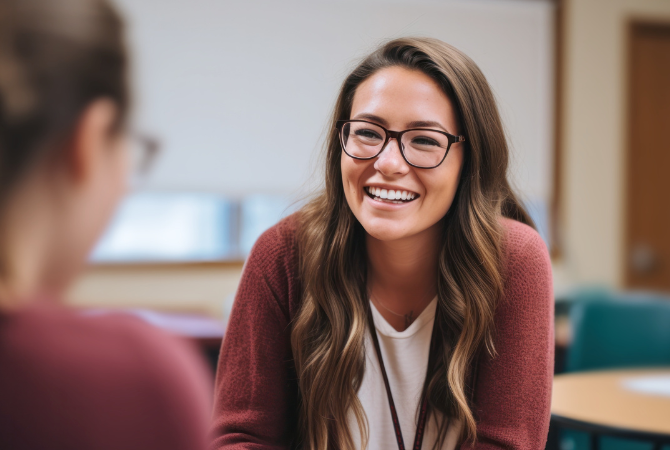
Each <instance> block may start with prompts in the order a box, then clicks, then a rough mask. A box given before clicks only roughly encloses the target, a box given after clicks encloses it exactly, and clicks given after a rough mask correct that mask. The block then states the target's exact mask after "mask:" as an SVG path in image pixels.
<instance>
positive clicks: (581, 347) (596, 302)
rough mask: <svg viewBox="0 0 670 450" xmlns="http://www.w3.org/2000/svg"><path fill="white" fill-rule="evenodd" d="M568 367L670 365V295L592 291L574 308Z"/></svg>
mask: <svg viewBox="0 0 670 450" xmlns="http://www.w3.org/2000/svg"><path fill="white" fill-rule="evenodd" d="M570 322H571V324H572V327H573V341H572V345H571V347H570V348H569V350H568V353H567V360H566V371H567V372H575V371H584V370H597V369H610V368H625V367H649V366H661V365H670V298H668V297H663V296H660V295H655V294H643V293H612V292H608V291H590V292H586V293H584V294H582V295H581V296H580V295H577V296H576V297H575V302H574V303H573V305H572V307H571V309H570Z"/></svg>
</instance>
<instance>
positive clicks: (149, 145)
mask: <svg viewBox="0 0 670 450" xmlns="http://www.w3.org/2000/svg"><path fill="white" fill-rule="evenodd" d="M129 138H130V139H129V145H128V150H129V159H130V161H129V162H130V170H129V176H130V184H131V185H137V184H138V183H139V182H140V181H141V180H142V179H143V178H144V177H145V176H146V175H147V173H148V172H149V169H150V168H151V166H152V165H153V163H154V161H155V160H156V155H157V154H158V152H159V150H160V145H159V143H158V141H157V140H156V139H154V138H152V137H150V136H146V135H143V134H140V133H137V132H131V133H130V135H129Z"/></svg>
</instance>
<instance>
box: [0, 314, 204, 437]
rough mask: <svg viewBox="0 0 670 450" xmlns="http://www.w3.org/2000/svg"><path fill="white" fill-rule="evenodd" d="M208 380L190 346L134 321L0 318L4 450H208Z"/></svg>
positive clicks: (61, 316) (118, 316) (0, 426)
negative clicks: (206, 449) (204, 449)
mask: <svg viewBox="0 0 670 450" xmlns="http://www.w3.org/2000/svg"><path fill="white" fill-rule="evenodd" d="M208 378H209V377H208V376H207V369H206V366H205V364H204V362H203V361H202V360H201V358H200V357H199V356H198V355H197V354H196V353H195V352H194V349H193V348H190V345H189V344H188V343H187V342H184V341H182V340H180V339H178V338H176V337H172V336H170V335H167V334H165V333H164V332H162V331H160V330H158V329H156V328H153V327H151V326H149V325H147V324H145V323H143V322H141V321H140V320H139V319H136V318H133V317H129V316H124V315H121V314H114V315H105V316H98V317H87V316H83V315H81V314H80V313H77V312H74V311H69V310H66V309H64V308H59V307H55V306H44V305H36V306H29V307H26V308H22V309H20V310H17V311H12V312H4V313H0V448H2V449H13V450H20V449H50V450H59V449H63V450H65V449H68V450H79V449H82V450H83V449H87V450H94V449H95V450H107V449H109V450H112V449H114V450H121V449H123V450H135V449H137V450H152V449H156V450H158V449H161V450H198V449H203V448H205V447H206V444H207V442H206V439H207V437H206V436H207V434H206V433H207V424H208V420H209V416H210V403H211V400H210V383H209V380H208Z"/></svg>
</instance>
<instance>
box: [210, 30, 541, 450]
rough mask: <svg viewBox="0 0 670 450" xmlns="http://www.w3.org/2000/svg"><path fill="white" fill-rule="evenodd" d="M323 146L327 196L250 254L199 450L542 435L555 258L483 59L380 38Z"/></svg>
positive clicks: (342, 97)
mask: <svg viewBox="0 0 670 450" xmlns="http://www.w3.org/2000/svg"><path fill="white" fill-rule="evenodd" d="M326 152H327V154H326V172H325V190H324V192H322V193H321V194H320V195H318V196H317V197H316V198H315V199H314V200H313V201H312V202H311V203H310V204H308V205H307V206H306V207H305V208H303V209H302V210H301V211H300V212H298V213H297V214H295V215H294V216H291V217H289V218H288V219H286V220H284V221H282V222H280V223H279V224H278V225H276V226H275V227H274V228H272V229H270V230H269V231H268V232H266V233H265V234H264V235H263V236H262V237H261V238H260V239H259V241H258V242H257V243H256V245H255V247H254V250H253V251H252V253H251V255H250V256H249V260H248V262H247V265H246V269H245V273H244V275H243V278H242V281H241V285H240V288H239V289H238V293H237V298H236V301H235V306H234V307H233V311H232V314H231V316H230V322H229V329H228V331H227V335H226V339H225V341H224V343H223V347H222V353H221V358H220V363H219V368H218V374H217V392H216V409H215V424H214V427H215V428H214V433H215V441H214V447H215V448H227V446H228V445H232V444H235V443H241V442H253V443H255V444H256V445H257V447H255V448H294V447H305V448H311V449H327V448H341V449H354V448H373V449H377V448H385V449H390V448H395V447H397V448H398V449H401V450H402V449H404V448H405V446H406V445H407V446H409V445H410V444H411V445H412V448H414V449H419V448H421V447H422V446H424V447H425V448H434V449H453V448H455V447H456V446H462V447H467V448H471V447H473V446H475V445H476V448H478V449H480V448H515V449H541V448H543V447H544V443H545V440H546V435H547V431H548V424H549V404H550V390H551V380H552V372H553V353H552V352H553V345H552V339H553V330H552V317H551V316H552V311H553V308H552V301H551V300H552V289H551V268H550V263H549V258H548V254H547V250H546V247H545V245H544V243H543V241H542V240H541V238H540V237H539V235H538V234H537V233H536V232H535V230H534V229H533V225H532V222H531V220H530V219H529V217H528V214H527V213H526V212H525V210H524V209H523V207H522V206H521V205H520V204H519V202H518V201H517V200H516V197H515V195H514V193H513V191H512V189H511V188H510V185H509V183H508V181H507V164H508V147H507V144H506V139H505V135H504V132H503V128H502V124H501V122H500V118H499V115H498V112H497V107H496V104H495V101H494V97H493V95H492V93H491V90H490V88H489V86H488V84H487V82H486V79H485V78H484V76H483V75H482V73H481V71H480V70H479V68H478V67H477V66H476V64H475V63H474V62H473V61H472V60H470V59H469V58H468V57H467V56H466V55H464V54H463V53H461V52H459V51H458V50H456V49H455V48H453V47H451V46H449V45H447V44H445V43H443V42H440V41H437V40H433V39H398V40H394V41H391V42H389V43H387V44H385V45H383V46H382V47H380V48H379V49H378V50H377V51H375V52H374V53H372V54H371V55H370V56H368V57H367V58H366V59H365V60H364V61H363V62H361V63H360V64H359V66H358V67H357V68H356V69H355V70H354V71H353V72H352V73H351V74H350V75H349V76H348V77H347V78H346V80H345V81H344V84H343V86H342V89H341V92H340V94H339V97H338V101H337V104H336V107H335V111H334V114H333V117H332V133H331V135H330V136H329V139H328V142H327V145H326ZM241 349H242V350H241Z"/></svg>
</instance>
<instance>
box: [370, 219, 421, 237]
mask: <svg viewBox="0 0 670 450" xmlns="http://www.w3.org/2000/svg"><path fill="white" fill-rule="evenodd" d="M384 222H386V223H384ZM388 222H390V221H388V220H383V219H373V220H363V221H360V223H361V225H362V226H363V228H364V229H365V231H366V233H368V234H369V235H370V236H372V237H373V238H375V239H377V240H380V241H387V242H388V241H395V240H398V239H402V238H405V237H408V236H409V235H410V234H408V233H407V228H406V227H403V226H402V225H401V224H398V223H388ZM393 222H396V221H393Z"/></svg>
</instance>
